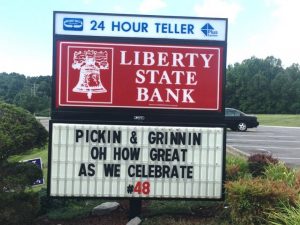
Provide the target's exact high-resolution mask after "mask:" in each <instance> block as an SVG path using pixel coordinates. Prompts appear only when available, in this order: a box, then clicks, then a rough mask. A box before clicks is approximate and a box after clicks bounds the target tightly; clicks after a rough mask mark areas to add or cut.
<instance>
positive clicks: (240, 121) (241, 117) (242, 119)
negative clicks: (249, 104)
mask: <svg viewBox="0 0 300 225" xmlns="http://www.w3.org/2000/svg"><path fill="white" fill-rule="evenodd" d="M225 123H226V125H227V127H228V128H230V129H231V130H238V131H246V130H247V129H248V128H253V127H258V125H259V122H258V121H257V117H256V116H250V115H247V114H245V113H243V112H241V111H239V110H237V109H232V108H226V109H225Z"/></svg>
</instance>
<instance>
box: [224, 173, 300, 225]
mask: <svg viewBox="0 0 300 225" xmlns="http://www.w3.org/2000/svg"><path fill="white" fill-rule="evenodd" d="M225 187H226V191H227V203H228V205H229V210H230V218H231V220H232V222H233V224H238V225H240V224H266V219H267V215H266V214H267V213H269V212H271V211H272V210H274V209H276V208H277V207H279V204H280V203H281V202H282V203H284V204H291V205H295V203H296V202H297V201H298V198H299V197H298V193H297V191H296V190H295V189H293V188H291V187H289V186H288V185H287V184H286V183H284V182H279V181H272V180H266V179H262V178H255V179H240V180H238V181H234V182H227V183H226V185H225Z"/></svg>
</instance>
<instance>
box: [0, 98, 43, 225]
mask: <svg viewBox="0 0 300 225" xmlns="http://www.w3.org/2000/svg"><path fill="white" fill-rule="evenodd" d="M47 136H48V134H47V131H46V130H45V128H44V127H43V126H42V125H41V124H40V123H39V122H38V121H37V120H36V119H35V117H33V116H32V115H31V114H30V113H29V112H28V111H25V110H24V109H22V108H19V107H16V106H13V105H10V104H7V103H3V102H0V224H6V225H10V224H11V225H17V224H24V225H25V224H31V223H32V220H33V219H34V217H35V215H36V214H37V213H38V210H39V197H38V193H33V192H30V191H29V192H28V191H26V192H25V188H26V187H29V186H31V185H32V184H33V182H34V181H35V180H37V179H38V178H41V175H42V171H41V170H40V169H39V168H38V167H37V166H36V165H34V164H32V163H20V162H17V163H10V162H8V160H7V159H8V157H9V156H11V155H14V154H19V153H23V152H25V151H28V150H29V149H31V148H34V147H40V146H42V145H45V143H46V141H47Z"/></svg>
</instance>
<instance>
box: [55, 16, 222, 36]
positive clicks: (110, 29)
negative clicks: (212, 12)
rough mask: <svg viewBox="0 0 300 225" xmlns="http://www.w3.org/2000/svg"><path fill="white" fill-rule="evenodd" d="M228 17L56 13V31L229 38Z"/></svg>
mask: <svg viewBox="0 0 300 225" xmlns="http://www.w3.org/2000/svg"><path fill="white" fill-rule="evenodd" d="M226 27H227V20H226V19H204V18H196V17H195V18H185V17H181V18H180V17H160V16H142V15H138V16H130V15H113V14H112V15H108V14H84V13H65V12H56V13H55V31H54V32H55V34H59V35H83V36H102V37H129V38H169V39H188V40H212V41H226V29H227V28H226Z"/></svg>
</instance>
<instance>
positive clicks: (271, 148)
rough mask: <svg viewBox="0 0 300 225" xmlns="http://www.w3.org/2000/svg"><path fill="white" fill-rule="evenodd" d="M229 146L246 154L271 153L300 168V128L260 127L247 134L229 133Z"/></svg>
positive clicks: (250, 130) (249, 130)
mask: <svg viewBox="0 0 300 225" xmlns="http://www.w3.org/2000/svg"><path fill="white" fill-rule="evenodd" d="M227 145H230V146H232V147H234V148H236V149H238V150H240V151H242V152H244V153H246V154H249V155H251V154H255V153H269V154H272V155H273V157H276V158H278V159H280V160H282V161H284V162H285V163H286V164H288V165H291V166H296V167H299V166H300V127H298V128H292V127H273V126H259V127H258V128H254V129H248V131H247V132H232V131H229V130H228V132H227Z"/></svg>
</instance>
